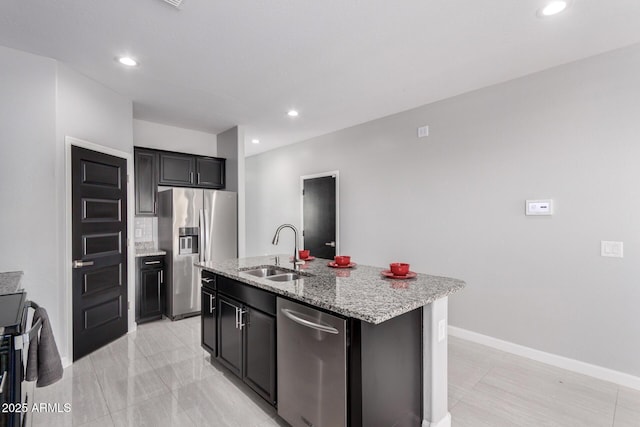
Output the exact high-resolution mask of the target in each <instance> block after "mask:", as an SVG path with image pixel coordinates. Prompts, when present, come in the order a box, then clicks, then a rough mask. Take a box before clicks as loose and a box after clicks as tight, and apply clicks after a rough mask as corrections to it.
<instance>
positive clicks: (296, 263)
mask: <svg viewBox="0 0 640 427" xmlns="http://www.w3.org/2000/svg"><path fill="white" fill-rule="evenodd" d="M283 228H290V229H292V230H293V235H294V239H295V240H294V242H293V261H292V262H293V269H294V270H296V271H299V270H300V266H301V265H302V264H304V261H302V260H301V259H300V256H299V255H298V229H297V228H296V227H295V226H293V225H291V224H282V225H281V226H280V227H278V229H277V230H276V234H275V235H274V236H273V240H272V241H271V244H272V245H277V244H278V240H279V239H280V231H281V230H282V229H283Z"/></svg>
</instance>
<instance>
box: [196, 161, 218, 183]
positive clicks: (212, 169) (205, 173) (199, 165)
mask: <svg viewBox="0 0 640 427" xmlns="http://www.w3.org/2000/svg"><path fill="white" fill-rule="evenodd" d="M224 163H225V161H224V160H223V159H211V158H207V157H197V158H196V171H197V177H196V178H197V179H196V184H197V185H199V186H202V187H207V188H224V173H225V171H224Z"/></svg>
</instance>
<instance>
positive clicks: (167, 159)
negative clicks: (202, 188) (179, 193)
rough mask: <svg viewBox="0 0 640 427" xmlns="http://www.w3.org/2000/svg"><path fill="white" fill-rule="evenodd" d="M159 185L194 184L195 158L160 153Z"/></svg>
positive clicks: (187, 155)
mask: <svg viewBox="0 0 640 427" xmlns="http://www.w3.org/2000/svg"><path fill="white" fill-rule="evenodd" d="M158 157H159V161H160V170H159V171H160V175H159V179H158V183H159V184H160V185H181V186H192V185H194V184H195V169H196V157H194V156H192V155H189V154H180V153H168V152H160V153H159V155H158Z"/></svg>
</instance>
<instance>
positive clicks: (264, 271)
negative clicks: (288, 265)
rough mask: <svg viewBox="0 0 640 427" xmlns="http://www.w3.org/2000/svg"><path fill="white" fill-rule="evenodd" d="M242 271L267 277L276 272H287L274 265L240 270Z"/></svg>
mask: <svg viewBox="0 0 640 427" xmlns="http://www.w3.org/2000/svg"><path fill="white" fill-rule="evenodd" d="M242 273H247V274H250V275H252V276H256V277H269V276H275V275H276V274H284V273H289V272H288V271H287V270H281V269H279V268H275V267H260V268H255V269H251V270H242ZM289 274H291V273H289Z"/></svg>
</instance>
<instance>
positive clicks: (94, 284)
mask: <svg viewBox="0 0 640 427" xmlns="http://www.w3.org/2000/svg"><path fill="white" fill-rule="evenodd" d="M118 286H122V266H121V265H109V266H107V267H103V268H98V269H96V270H93V271H91V272H89V273H86V274H85V275H84V283H83V288H82V296H87V295H89V294H93V293H96V292H103V291H105V290H107V289H110V288H114V287H118Z"/></svg>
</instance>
